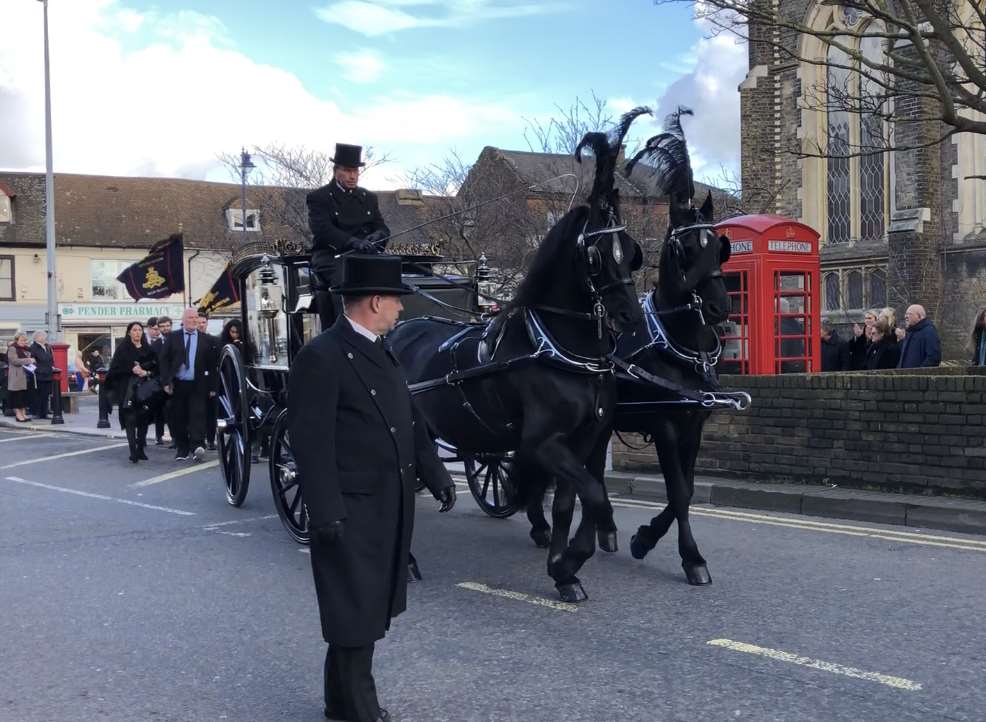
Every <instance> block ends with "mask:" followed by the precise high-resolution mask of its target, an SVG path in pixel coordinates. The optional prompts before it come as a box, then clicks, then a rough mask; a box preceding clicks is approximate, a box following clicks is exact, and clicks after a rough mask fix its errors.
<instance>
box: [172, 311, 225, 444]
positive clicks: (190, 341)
mask: <svg viewBox="0 0 986 722" xmlns="http://www.w3.org/2000/svg"><path fill="white" fill-rule="evenodd" d="M181 324H182V327H181V328H179V329H178V330H177V331H173V332H172V333H170V334H168V338H167V339H166V341H165V348H164V355H163V357H162V364H161V383H162V384H163V385H164V390H165V392H166V393H168V394H169V395H170V396H171V400H170V402H169V403H170V406H171V419H170V421H169V425H170V427H171V434H172V436H174V439H175V446H176V453H175V459H176V460H179V461H182V460H184V459H187V458H188V456H189V454H191V455H192V457H193V458H194V459H195V461H201V460H202V458H203V457H204V455H205V446H204V444H205V425H206V404H207V403H209V400H210V399H212V398H213V397H215V395H216V389H217V382H216V377H217V374H216V371H215V369H216V366H217V365H218V359H217V353H218V349H217V343H216V340H215V338H214V337H212V336H210V335H209V334H206V333H200V332H199V330H198V324H199V314H198V311H196V310H195V309H194V308H186V309H185V311H184V313H182V316H181ZM186 349H188V351H186ZM192 349H194V358H191V355H192V353H191V351H192ZM186 353H189V356H190V357H189V358H188V359H186V358H185V354H186ZM186 361H187V365H186Z"/></svg>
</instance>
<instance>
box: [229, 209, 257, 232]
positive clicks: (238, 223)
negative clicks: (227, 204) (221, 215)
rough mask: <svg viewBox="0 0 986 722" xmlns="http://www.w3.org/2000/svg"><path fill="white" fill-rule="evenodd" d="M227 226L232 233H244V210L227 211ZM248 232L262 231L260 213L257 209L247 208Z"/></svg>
mask: <svg viewBox="0 0 986 722" xmlns="http://www.w3.org/2000/svg"><path fill="white" fill-rule="evenodd" d="M226 224H227V226H228V227H229V230H231V231H242V230H243V210H242V209H241V208H229V209H228V210H227V211H226ZM246 230H247V231H259V230H260V211H258V210H257V209H255V208H247V216H246Z"/></svg>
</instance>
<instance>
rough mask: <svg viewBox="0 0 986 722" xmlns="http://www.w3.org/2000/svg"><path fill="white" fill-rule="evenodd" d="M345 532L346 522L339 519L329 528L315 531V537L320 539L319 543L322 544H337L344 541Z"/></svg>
mask: <svg viewBox="0 0 986 722" xmlns="http://www.w3.org/2000/svg"><path fill="white" fill-rule="evenodd" d="M345 531H346V522H345V520H343V519H338V520H336V521H334V522H332V523H330V524H329V525H327V526H323V527H319V528H318V529H314V530H313V532H314V534H315V536H317V537H318V540H319V542H321V543H322V544H335V543H336V542H340V541H342V537H343V535H344V532H345Z"/></svg>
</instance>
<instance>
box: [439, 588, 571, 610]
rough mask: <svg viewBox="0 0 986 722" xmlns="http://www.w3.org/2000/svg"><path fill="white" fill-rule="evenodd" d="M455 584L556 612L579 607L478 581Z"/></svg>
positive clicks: (473, 590)
mask: <svg viewBox="0 0 986 722" xmlns="http://www.w3.org/2000/svg"><path fill="white" fill-rule="evenodd" d="M455 586H457V587H460V588H461V589H468V590H469V591H472V592H481V593H483V594H490V595H492V596H494V597H503V598H504V599H513V600H514V601H516V602H527V603H528V604H534V605H536V606H539V607H547V608H548V609H554V610H555V611H556V612H577V611H578V609H579V607H578V605H576V604H568V603H567V602H556V601H554V600H552V599H545V598H544V597H535V596H533V595H531V594H524V593H523V592H513V591H511V590H509V589H495V588H493V587H488V586H486V585H485V584H482V583H480V582H459V583H458V584H456V585H455Z"/></svg>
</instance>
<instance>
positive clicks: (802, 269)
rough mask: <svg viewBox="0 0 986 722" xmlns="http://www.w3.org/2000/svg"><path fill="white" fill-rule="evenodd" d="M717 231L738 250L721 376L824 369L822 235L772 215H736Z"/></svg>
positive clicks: (727, 271) (730, 277)
mask: <svg viewBox="0 0 986 722" xmlns="http://www.w3.org/2000/svg"><path fill="white" fill-rule="evenodd" d="M716 231H717V232H718V233H720V234H722V235H725V236H726V237H727V238H729V241H730V244H731V245H732V255H731V257H730V259H729V262H728V263H726V265H725V266H723V273H724V275H725V279H726V287H727V289H728V291H729V295H730V298H731V299H732V310H731V313H730V316H729V321H728V323H727V332H726V334H725V335H724V337H723V353H722V357H721V359H720V361H719V371H720V373H735V374H778V373H804V372H809V371H821V351H822V347H821V335H820V334H821V296H820V291H821V267H820V263H819V258H818V233H816V232H815V231H814V230H813V229H811V228H810V227H808V226H806V225H804V224H803V223H799V222H798V221H795V220H792V219H790V218H784V217H783V216H774V215H754V216H739V217H737V218H730V219H728V220H725V221H723V222H722V223H720V224H718V225H717V226H716Z"/></svg>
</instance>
